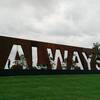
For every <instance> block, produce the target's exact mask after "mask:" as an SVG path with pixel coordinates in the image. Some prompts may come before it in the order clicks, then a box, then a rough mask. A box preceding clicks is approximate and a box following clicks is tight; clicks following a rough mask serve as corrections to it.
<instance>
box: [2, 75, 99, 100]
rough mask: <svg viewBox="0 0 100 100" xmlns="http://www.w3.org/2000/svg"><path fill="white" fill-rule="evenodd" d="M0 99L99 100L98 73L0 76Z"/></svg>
mask: <svg viewBox="0 0 100 100" xmlns="http://www.w3.org/2000/svg"><path fill="white" fill-rule="evenodd" d="M0 100H100V75H99V74H98V75H96V74H95V75H91V74H89V75H47V76H45V75H42V76H40V75H39V76H38V75H37V76H9V77H0Z"/></svg>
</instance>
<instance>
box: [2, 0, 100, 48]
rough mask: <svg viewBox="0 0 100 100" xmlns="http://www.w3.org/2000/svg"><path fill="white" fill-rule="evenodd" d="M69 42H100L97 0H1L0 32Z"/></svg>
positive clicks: (87, 45) (40, 39) (84, 44)
mask: <svg viewBox="0 0 100 100" xmlns="http://www.w3.org/2000/svg"><path fill="white" fill-rule="evenodd" d="M1 35H3V36H10V37H17V38H25V39H31V40H37V41H44V42H52V43H60V44H65V45H72V46H82V47H92V43H93V42H100V0H0V36H1Z"/></svg>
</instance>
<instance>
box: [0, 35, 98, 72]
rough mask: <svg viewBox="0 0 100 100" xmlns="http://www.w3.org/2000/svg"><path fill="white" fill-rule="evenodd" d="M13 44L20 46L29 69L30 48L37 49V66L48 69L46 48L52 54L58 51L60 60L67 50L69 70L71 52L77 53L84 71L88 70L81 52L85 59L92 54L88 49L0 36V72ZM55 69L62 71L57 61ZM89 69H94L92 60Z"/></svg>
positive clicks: (68, 66)
mask: <svg viewBox="0 0 100 100" xmlns="http://www.w3.org/2000/svg"><path fill="white" fill-rule="evenodd" d="M13 44H17V45H21V46H22V49H23V51H24V54H25V58H26V60H27V63H28V66H29V68H30V69H31V68H32V47H37V49H38V64H45V65H47V66H48V69H51V65H50V61H49V57H48V53H47V48H51V49H52V53H53V54H55V51H56V49H60V51H61V54H62V58H64V51H65V50H68V58H67V59H66V62H67V69H70V66H71V65H72V57H73V52H74V51H77V52H78V53H79V56H80V59H81V62H82V65H83V67H84V70H88V67H87V63H86V60H85V59H84V57H83V55H82V52H85V53H86V55H87V57H89V55H90V54H91V53H92V49H89V48H81V47H75V46H67V45H59V44H52V43H45V42H38V41H31V40H24V39H17V38H10V37H3V36H0V70H2V69H4V66H5V63H6V62H7V59H8V56H9V53H10V51H11V48H12V46H13ZM57 69H59V70H61V69H62V68H61V64H60V61H59V59H58V65H57ZM91 69H92V70H95V69H96V67H95V62H94V60H92V62H91Z"/></svg>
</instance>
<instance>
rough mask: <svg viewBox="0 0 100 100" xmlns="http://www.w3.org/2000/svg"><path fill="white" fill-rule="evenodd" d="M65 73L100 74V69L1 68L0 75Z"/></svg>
mask: <svg viewBox="0 0 100 100" xmlns="http://www.w3.org/2000/svg"><path fill="white" fill-rule="evenodd" d="M63 74H76V75H77V74H100V71H97V70H96V71H94V70H91V71H85V70H77V71H76V70H70V71H69V70H67V71H66V70H1V71H0V76H16V75H63Z"/></svg>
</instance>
